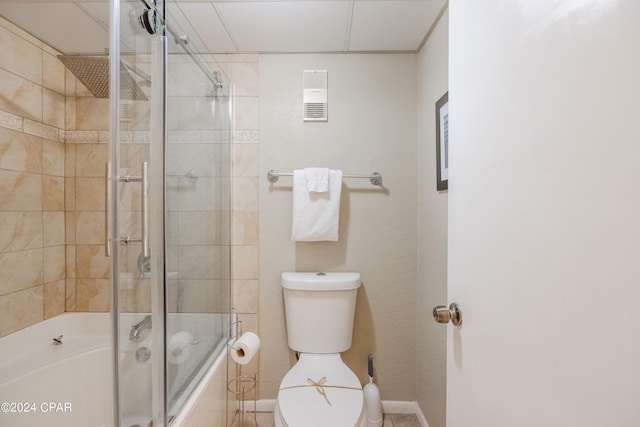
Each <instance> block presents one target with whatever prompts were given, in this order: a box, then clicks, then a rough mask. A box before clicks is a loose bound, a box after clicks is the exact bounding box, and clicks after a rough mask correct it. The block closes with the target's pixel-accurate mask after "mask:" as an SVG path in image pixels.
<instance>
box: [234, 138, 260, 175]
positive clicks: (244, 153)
mask: <svg viewBox="0 0 640 427" xmlns="http://www.w3.org/2000/svg"><path fill="white" fill-rule="evenodd" d="M259 172H260V146H259V145H258V144H233V176H242V177H258V174H259Z"/></svg>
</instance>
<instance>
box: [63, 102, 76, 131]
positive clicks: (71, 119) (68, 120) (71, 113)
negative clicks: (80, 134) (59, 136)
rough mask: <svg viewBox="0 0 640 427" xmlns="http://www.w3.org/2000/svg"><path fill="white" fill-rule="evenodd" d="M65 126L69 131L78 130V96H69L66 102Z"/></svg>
mask: <svg viewBox="0 0 640 427" xmlns="http://www.w3.org/2000/svg"><path fill="white" fill-rule="evenodd" d="M64 128H65V130H67V131H70V130H76V129H77V127H76V98H75V96H74V97H71V96H67V97H66V98H65V103H64Z"/></svg>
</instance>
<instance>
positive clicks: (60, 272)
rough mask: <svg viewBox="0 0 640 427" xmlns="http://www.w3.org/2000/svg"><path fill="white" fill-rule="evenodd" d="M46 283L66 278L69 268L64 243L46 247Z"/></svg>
mask: <svg viewBox="0 0 640 427" xmlns="http://www.w3.org/2000/svg"><path fill="white" fill-rule="evenodd" d="M43 252H44V283H49V282H53V281H56V280H61V279H64V278H65V273H66V269H67V263H66V257H65V256H66V249H65V246H64V245H59V246H51V247H49V248H44V250H43Z"/></svg>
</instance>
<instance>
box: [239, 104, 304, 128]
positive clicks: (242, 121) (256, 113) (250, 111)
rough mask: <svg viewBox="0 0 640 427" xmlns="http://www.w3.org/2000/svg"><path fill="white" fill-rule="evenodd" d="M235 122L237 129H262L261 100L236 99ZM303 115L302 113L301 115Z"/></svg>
mask: <svg viewBox="0 0 640 427" xmlns="http://www.w3.org/2000/svg"><path fill="white" fill-rule="evenodd" d="M234 101H235V104H234V112H233V120H234V124H235V127H234V128H235V129H238V130H250V129H259V128H260V100H259V98H258V97H257V96H247V97H236V98H235V99H234ZM300 115H302V112H301V113H300Z"/></svg>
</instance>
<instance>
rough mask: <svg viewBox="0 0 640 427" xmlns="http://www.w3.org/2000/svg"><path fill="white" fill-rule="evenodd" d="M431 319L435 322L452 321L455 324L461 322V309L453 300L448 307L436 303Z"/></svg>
mask: <svg viewBox="0 0 640 427" xmlns="http://www.w3.org/2000/svg"><path fill="white" fill-rule="evenodd" d="M433 320H435V321H436V322H437V323H449V321H451V323H453V324H454V325H455V326H460V325H461V324H462V311H460V307H458V304H456V303H455V302H452V303H451V305H449V307H447V306H446V305H436V306H435V307H433Z"/></svg>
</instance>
